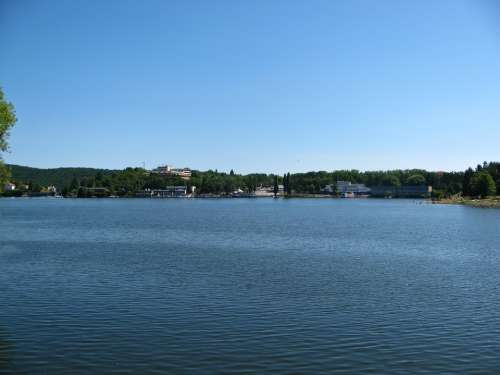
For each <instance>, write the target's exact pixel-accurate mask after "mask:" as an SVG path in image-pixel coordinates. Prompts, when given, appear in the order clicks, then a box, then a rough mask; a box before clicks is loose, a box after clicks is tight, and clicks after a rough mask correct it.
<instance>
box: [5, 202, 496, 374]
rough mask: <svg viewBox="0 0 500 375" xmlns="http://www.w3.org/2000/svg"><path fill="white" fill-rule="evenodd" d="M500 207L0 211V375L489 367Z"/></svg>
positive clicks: (139, 206) (241, 205)
mask: <svg viewBox="0 0 500 375" xmlns="http://www.w3.org/2000/svg"><path fill="white" fill-rule="evenodd" d="M499 292H500V210H484V209H474V208H467V207H461V206H441V205H430V204H419V203H417V202H415V201H406V200H320V199H317V200H306V199H304V200H301V199H296V200H272V199H253V200H244V199H241V200H238V199H235V200H140V199H137V200H136V199H129V200H126V199H123V200H112V199H110V200H62V199H61V200H58V199H1V200H0V373H1V374H55V375H57V374H129V373H130V374H332V373H377V374H391V373H394V374H396V373H398V374H399V373H426V374H428V373H433V374H436V373H468V374H470V373H491V374H494V373H499V372H500V293H499Z"/></svg>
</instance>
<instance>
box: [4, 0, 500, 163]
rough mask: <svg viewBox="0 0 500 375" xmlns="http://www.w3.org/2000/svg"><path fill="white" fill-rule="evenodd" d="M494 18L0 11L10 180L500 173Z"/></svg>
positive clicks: (423, 7)
mask: <svg viewBox="0 0 500 375" xmlns="http://www.w3.org/2000/svg"><path fill="white" fill-rule="evenodd" d="M495 4H498V3H495V1H494V0H492V1H487V0H475V1H461V0H450V1H446V0H441V1H434V0H432V1H422V0H418V1H416V0H415V1H413V2H411V1H399V0H397V1H396V0H395V1H382V0H378V1H372V0H366V1H356V0H345V1H333V0H327V1H316V0H311V1H309V0H302V1H293V0H286V1H285V0H283V1H281V0H247V1H237V0H231V1H223V0H217V1H206V0H202V1H201V0H200V1H180V0H179V1H166V0H165V1H164V0H159V1H152V0H145V1H138V0H137V1H125V0H116V1H112V0H107V1H101V0H85V1H78V0H75V1H73V0H67V1H48V0H46V1H38V0H36V1H35V0H33V1H28V0H0V46H1V49H0V85H1V86H2V87H3V89H4V92H5V94H6V96H7V97H8V99H9V100H10V101H12V102H13V103H14V105H15V106H16V109H17V114H18V117H19V121H18V123H17V125H16V127H15V128H14V129H13V131H12V134H11V152H10V153H8V154H5V155H4V159H5V160H6V161H7V162H9V163H16V164H21V165H29V166H36V167H58V166H90V167H105V168H124V167H126V166H142V163H143V162H145V164H146V167H148V168H152V167H155V166H157V165H158V164H165V163H168V164H173V165H175V166H178V167H182V166H188V167H191V168H194V169H201V170H205V169H209V168H212V169H218V170H229V169H231V168H233V169H234V170H235V171H237V172H243V173H246V172H254V171H263V172H278V173H283V172H285V171H291V172H295V171H306V170H333V169H345V168H357V169H360V170H372V169H393V168H414V167H422V168H427V169H431V170H463V169H464V168H466V167H467V166H469V165H476V164H477V163H479V162H482V161H484V160H488V161H490V160H500V7H499V6H498V5H495Z"/></svg>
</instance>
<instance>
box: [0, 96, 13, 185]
mask: <svg viewBox="0 0 500 375" xmlns="http://www.w3.org/2000/svg"><path fill="white" fill-rule="evenodd" d="M16 121H17V118H16V112H15V110H14V106H13V105H12V103H9V102H8V101H7V100H5V97H4V94H3V91H2V89H1V88H0V190H1V189H3V185H4V184H5V182H7V180H8V179H9V178H10V172H9V169H8V168H6V167H5V165H4V163H3V159H2V157H1V152H5V151H7V150H8V148H9V144H8V143H7V138H8V137H9V131H10V129H11V128H12V127H13V126H14V124H15V123H16Z"/></svg>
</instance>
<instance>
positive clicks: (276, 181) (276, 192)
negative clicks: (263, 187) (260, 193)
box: [273, 176, 279, 197]
mask: <svg viewBox="0 0 500 375" xmlns="http://www.w3.org/2000/svg"><path fill="white" fill-rule="evenodd" d="M278 191H279V187H278V176H274V189H273V192H274V196H275V197H276V196H277V195H278Z"/></svg>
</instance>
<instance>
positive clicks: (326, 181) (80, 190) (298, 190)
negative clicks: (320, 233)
mask: <svg viewBox="0 0 500 375" xmlns="http://www.w3.org/2000/svg"><path fill="white" fill-rule="evenodd" d="M12 172H13V173H12V175H13V181H14V182H15V183H17V184H19V186H24V185H29V187H30V189H40V187H41V186H46V185H48V184H54V185H56V186H57V188H58V190H59V191H60V192H61V193H62V194H63V195H66V196H81V197H85V196H90V195H94V192H93V191H92V189H95V188H104V189H105V191H106V193H105V195H116V196H135V195H136V193H138V192H140V191H143V190H145V189H165V188H166V187H167V186H175V185H176V186H179V185H184V186H187V187H188V189H190V188H191V187H193V186H194V187H196V192H197V193H199V194H217V195H221V194H222V195H224V194H227V195H228V194H231V193H233V192H235V191H237V190H238V189H241V190H242V191H244V192H247V193H252V192H255V190H256V189H257V188H258V187H260V186H264V187H269V188H271V189H272V190H274V191H276V192H278V186H279V185H282V186H283V194H284V195H286V196H292V195H293V194H320V193H322V190H323V188H324V187H325V186H326V185H335V183H336V182H337V181H350V182H352V183H362V184H365V185H366V186H390V187H399V186H404V185H429V186H432V187H433V191H434V195H435V196H437V197H442V196H452V195H456V194H462V195H463V196H476V197H486V196H491V195H497V194H498V195H500V163H498V162H490V163H487V162H484V163H483V164H480V165H477V166H476V168H474V169H472V168H468V169H467V170H466V171H464V172H429V171H426V170H423V169H410V170H392V171H365V172H361V171H358V170H338V171H331V172H326V171H318V172H307V173H293V174H292V173H285V174H284V175H283V176H279V175H276V174H263V173H252V174H239V173H235V172H234V171H233V170H231V171H230V172H229V173H227V172H220V171H217V170H208V171H192V177H191V179H190V180H189V181H185V180H183V179H181V178H179V177H172V176H163V175H159V174H154V173H149V172H148V171H146V170H145V169H143V168H126V169H124V170H100V169H89V168H75V169H69V168H57V169H52V170H44V169H37V168H20V167H17V166H14V167H13V169H12ZM30 172H31V173H30ZM71 172H74V175H73V176H72V177H70V176H68V174H69V173H71ZM58 182H59V184H58ZM35 191H36V190H35Z"/></svg>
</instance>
